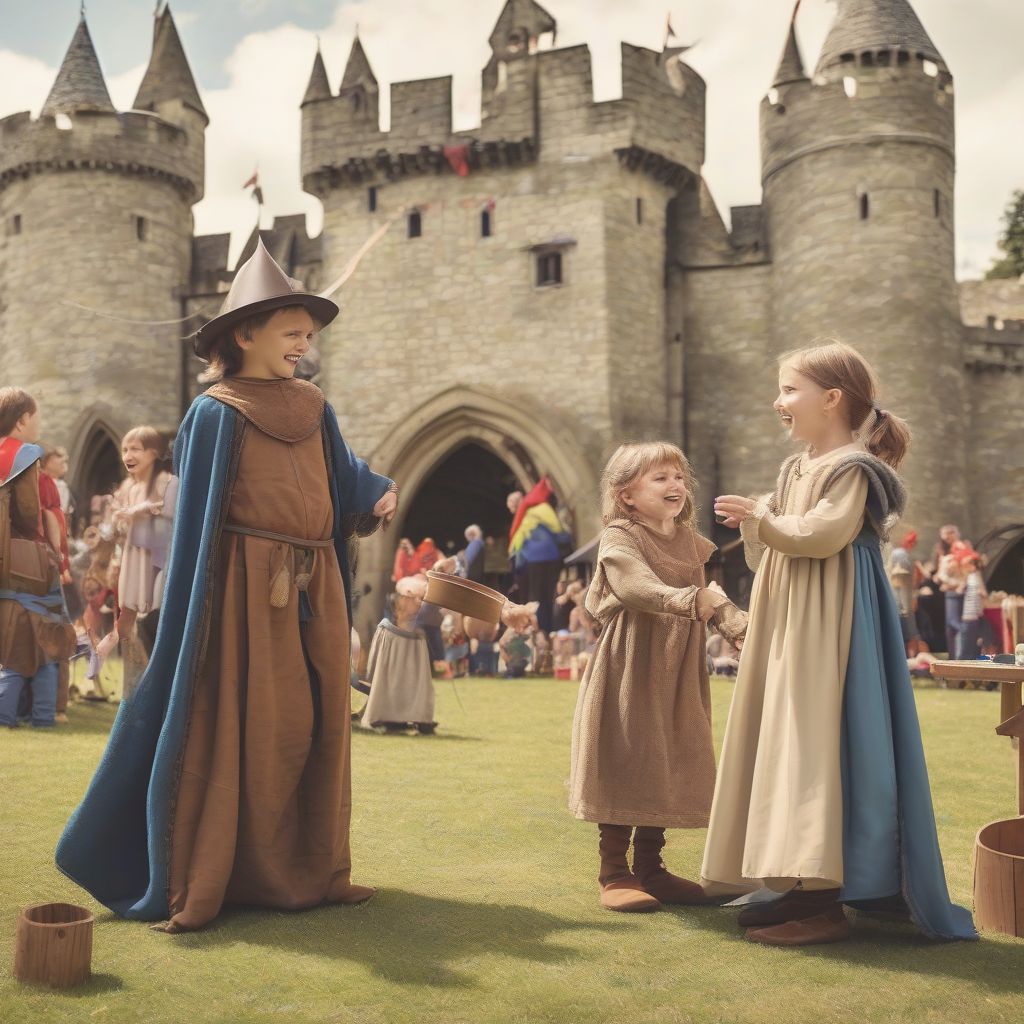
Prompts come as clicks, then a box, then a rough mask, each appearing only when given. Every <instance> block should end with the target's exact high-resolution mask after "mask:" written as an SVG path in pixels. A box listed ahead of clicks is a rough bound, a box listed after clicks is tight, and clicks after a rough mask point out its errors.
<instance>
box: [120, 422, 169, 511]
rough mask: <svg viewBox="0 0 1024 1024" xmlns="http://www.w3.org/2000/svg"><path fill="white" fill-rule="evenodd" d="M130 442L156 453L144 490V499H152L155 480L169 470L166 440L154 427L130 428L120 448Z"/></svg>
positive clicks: (122, 439)
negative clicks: (136, 442) (147, 483)
mask: <svg viewBox="0 0 1024 1024" xmlns="http://www.w3.org/2000/svg"><path fill="white" fill-rule="evenodd" d="M132 441H138V443H139V444H141V445H142V447H143V448H145V449H147V450H148V451H151V452H156V460H155V461H154V463H153V472H152V473H151V474H150V477H149V486H148V487H147V488H146V497H147V498H151V497H153V490H154V489H155V487H156V478H157V477H158V476H159V475H160V474H161V472H166V471H167V470H169V469H170V463H169V459H170V456H169V453H168V450H167V438H166V437H164V435H163V434H161V433H160V431H159V430H157V429H156V427H147V426H141V427H132V429H131V430H129V431H128V433H127V434H125V435H124V437H122V438H121V447H122V448H124V446H125V445H126V444H131V442H132Z"/></svg>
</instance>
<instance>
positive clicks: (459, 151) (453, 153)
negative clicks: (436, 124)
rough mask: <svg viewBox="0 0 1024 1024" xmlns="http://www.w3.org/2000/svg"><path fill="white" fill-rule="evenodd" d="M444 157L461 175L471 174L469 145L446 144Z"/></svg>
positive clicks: (463, 176)
mask: <svg viewBox="0 0 1024 1024" xmlns="http://www.w3.org/2000/svg"><path fill="white" fill-rule="evenodd" d="M444 157H445V159H446V160H447V161H448V163H449V165H450V166H451V169H452V170H453V171H454V172H455V173H456V174H457V175H458V176H459V177H460V178H465V177H466V176H467V175H468V174H469V146H468V145H466V144H463V145H461V146H445V147H444Z"/></svg>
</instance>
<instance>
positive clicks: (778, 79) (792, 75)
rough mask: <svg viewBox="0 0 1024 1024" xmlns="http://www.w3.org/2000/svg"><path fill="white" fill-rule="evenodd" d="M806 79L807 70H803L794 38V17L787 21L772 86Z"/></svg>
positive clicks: (798, 45)
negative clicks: (787, 30)
mask: <svg viewBox="0 0 1024 1024" xmlns="http://www.w3.org/2000/svg"><path fill="white" fill-rule="evenodd" d="M794 13H795V12H794ZM806 80H807V72H806V71H804V62H803V58H802V57H801V56H800V44H799V43H798V42H797V40H796V19H795V18H794V19H793V20H792V21H790V23H789V35H787V36H786V45H785V46H784V47H783V48H782V56H781V57H780V58H779V66H778V67H777V68H776V69H775V77H774V78H773V79H772V88H773V89H775V88H777V87H778V86H780V85H789V83H790V82H803V81H806Z"/></svg>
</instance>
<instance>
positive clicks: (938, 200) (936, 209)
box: [932, 188, 942, 217]
mask: <svg viewBox="0 0 1024 1024" xmlns="http://www.w3.org/2000/svg"><path fill="white" fill-rule="evenodd" d="M941 212H942V193H941V192H939V190H938V189H937V188H936V189H932V213H933V214H934V215H935V216H936V217H938V215H939V214H940V213H941Z"/></svg>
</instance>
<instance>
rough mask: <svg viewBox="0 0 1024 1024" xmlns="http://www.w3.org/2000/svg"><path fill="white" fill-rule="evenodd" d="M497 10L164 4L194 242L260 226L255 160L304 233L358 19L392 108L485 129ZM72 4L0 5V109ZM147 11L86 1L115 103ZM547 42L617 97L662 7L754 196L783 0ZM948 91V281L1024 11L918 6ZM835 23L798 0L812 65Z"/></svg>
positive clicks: (818, 4)
mask: <svg viewBox="0 0 1024 1024" xmlns="http://www.w3.org/2000/svg"><path fill="white" fill-rule="evenodd" d="M503 5H504V0H172V3H171V10H172V13H173V15H174V18H175V21H176V23H177V26H178V31H179V33H180V34H181V37H182V42H183V44H184V46H185V52H186V53H187V55H188V58H189V61H190V63H191V65H192V70H193V73H194V75H195V77H196V81H197V83H198V85H199V88H200V91H201V93H202V96H203V101H204V103H205V105H206V109H207V112H208V113H209V115H210V119H211V120H210V127H209V129H208V130H207V151H206V154H207V156H206V159H207V180H206V195H205V197H204V199H203V200H202V201H201V202H200V203H198V204H197V205H196V207H195V210H194V212H195V220H196V231H197V233H200V234H209V233H214V232H224V231H230V232H232V234H233V245H232V258H234V257H235V256H236V255H237V253H238V251H239V250H240V248H241V246H242V244H243V242H244V239H245V237H246V236H247V235H248V233H249V232H250V231H251V230H252V226H253V223H254V217H255V214H254V209H253V200H252V199H251V198H249V195H248V193H247V192H246V191H245V190H243V188H242V184H243V182H245V181H246V180H247V179H248V178H249V177H250V175H251V174H252V172H253V170H254V168H255V167H256V165H257V164H258V165H259V169H260V180H261V184H262V186H263V192H264V198H265V206H264V220H263V226H264V227H267V226H269V224H270V221H271V219H272V217H273V216H274V215H275V214H277V215H281V214H289V213H291V214H294V213H299V212H304V213H305V214H306V217H307V227H308V229H309V231H310V233H311V234H314V235H315V234H317V233H318V232H319V231H320V225H321V219H322V214H321V207H320V203H319V201H318V200H316V199H315V198H314V197H312V196H308V195H306V194H305V193H303V192H302V188H301V183H300V180H299V125H300V120H299V102H300V101H301V98H302V94H303V92H304V91H305V87H306V83H307V81H308V79H309V73H310V69H311V66H312V61H313V56H314V54H315V52H316V47H317V38H318V37H319V39H320V45H321V48H322V51H323V56H324V60H325V62H326V65H327V71H328V75H329V77H330V80H331V84H332V87H333V88H334V89H335V90H336V89H337V87H338V84H339V82H340V80H341V74H342V71H343V69H344V64H345V59H346V57H347V54H348V51H349V47H350V46H351V44H352V39H353V35H354V33H355V30H356V26H357V25H358V28H359V34H360V38H361V39H362V41H363V45H364V47H365V48H366V51H367V54H368V56H369V59H370V62H371V64H372V65H373V69H374V72H375V74H376V76H377V79H378V81H379V82H380V84H381V87H382V97H381V99H382V103H381V105H382V108H383V110H382V113H383V117H384V118H385V124H386V118H387V116H388V111H387V105H388V104H387V84H388V83H389V82H397V81H408V80H410V79H417V78H432V77H437V76H442V75H449V74H450V75H453V76H454V86H453V91H454V100H453V111H454V121H455V124H454V127H455V129H456V130H463V129H471V128H473V127H474V126H475V125H478V124H479V122H480V78H479V75H480V69H481V68H482V67H483V66H484V64H485V63H486V62H487V59H488V57H489V49H488V46H487V37H488V36H489V34H490V31H491V29H492V27H493V25H494V22H495V20H496V19H497V17H498V14H499V12H500V11H501V8H502V6H503ZM79 6H80V0H32V2H25V0H0V116H4V115H6V114H10V113H14V112H16V111H21V110H30V111H32V113H33V115H37V114H38V112H39V109H40V107H41V106H42V104H43V102H44V100H45V98H46V94H47V93H48V91H49V88H50V86H51V84H52V82H53V79H54V76H55V75H56V72H57V68H58V67H59V65H60V61H61V59H62V57H63V55H64V52H65V51H66V49H67V46H68V43H69V42H70V41H71V37H72V35H73V34H74V31H75V27H76V25H77V22H78V17H79ZM154 6H155V0H88V3H87V5H86V13H87V17H88V22H89V28H90V32H91V34H92V38H93V42H94V44H95V46H96V50H97V53H98V55H99V60H100V64H101V66H102V68H103V71H104V74H105V75H106V78H107V84H108V87H109V89H110V93H111V96H112V98H113V100H114V103H115V105H116V106H117V107H118V108H119V109H127V108H129V107H130V106H131V102H132V100H133V99H134V96H135V92H136V89H137V88H138V84H139V82H140V81H141V79H142V75H143V72H144V70H145V66H146V63H147V61H148V59H149V49H150V43H151V38H152V19H153V10H154ZM544 6H545V7H546V8H547V10H548V11H549V12H550V13H551V14H552V15H553V17H554V18H555V19H556V21H557V22H558V36H557V45H558V46H559V47H561V46H573V45H576V44H579V43H586V44H588V45H589V47H590V50H591V55H592V60H593V70H594V76H593V77H594V94H595V99H597V100H604V99H612V98H614V97H616V96H619V95H621V74H620V69H619V43H620V41H626V42H630V43H634V44H638V45H641V46H648V47H651V48H653V49H660V48H661V46H662V43H663V41H664V32H665V19H666V14H669V15H670V16H671V21H672V26H673V28H674V29H675V31H676V34H677V35H678V37H679V41H680V42H681V43H686V44H693V48H692V49H691V50H689V51H688V52H687V54H686V57H685V59H686V61H687V63H689V64H690V65H692V66H693V67H694V68H695V69H696V70H697V71H698V72H699V73H700V74H701V75H702V76H703V77H704V79H705V80H706V81H707V86H708V88H707V162H706V163H705V165H704V174H705V177H706V178H707V180H708V183H709V185H710V187H711V191H712V193H713V195H714V197H715V199H716V201H717V203H718V206H719V209H720V210H721V211H722V213H723V216H725V218H726V220H727V221H728V209H729V207H731V206H742V205H747V204H753V203H757V202H759V201H760V195H761V187H760V158H759V154H758V104H759V103H760V100H761V98H762V96H763V95H764V93H765V92H766V91H767V88H768V86H769V84H770V83H771V76H772V73H773V71H774V70H775V67H776V65H777V63H778V59H779V55H780V53H781V51H782V46H783V43H784V41H785V37H786V30H787V26H788V22H789V17H790V13H791V10H792V0H545V3H544ZM914 8H915V10H916V11H917V13H918V16H919V17H920V18H921V21H922V22H923V23H924V26H925V28H926V29H927V31H928V33H929V35H930V36H931V38H932V40H933V42H934V43H935V44H936V46H937V47H938V49H939V51H940V52H941V53H942V54H943V56H944V57H945V59H946V63H947V65H948V66H949V67H950V69H951V70H952V72H953V75H954V78H955V82H956V103H957V195H956V221H957V223H956V235H957V275H958V277H960V278H961V279H963V278H972V277H978V276H981V275H982V274H983V273H984V271H985V269H986V268H987V267H988V266H989V264H990V263H991V261H992V259H993V258H994V257H995V256H996V254H997V250H996V240H997V238H998V235H999V230H1000V218H1001V215H1002V211H1003V209H1004V207H1005V206H1006V203H1007V202H1008V200H1009V197H1010V193H1011V191H1012V190H1013V189H1015V188H1024V115H1022V111H1024V60H1022V59H1021V56H1020V40H1021V39H1022V38H1024V3H1021V2H1020V0H971V2H970V3H967V2H965V0H914ZM834 13H835V6H834V2H833V0H803V3H802V5H801V7H800V12H799V16H798V19H797V33H798V37H799V39H800V45H801V49H802V52H803V57H804V63H805V65H807V67H808V68H809V69H810V68H813V65H814V64H815V62H816V60H817V55H818V51H819V49H820V47H821V43H822V41H823V39H824V37H825V34H826V32H827V31H828V27H829V24H830V23H831V21H832V18H833V16H834Z"/></svg>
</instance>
